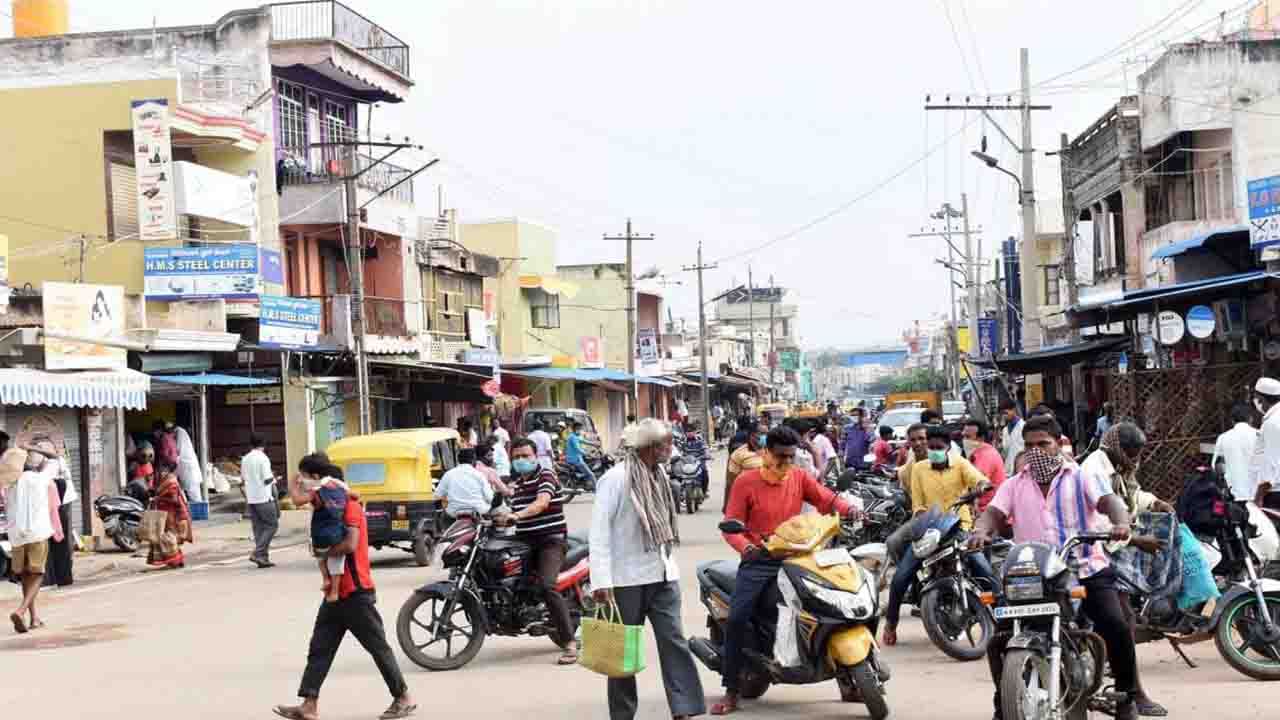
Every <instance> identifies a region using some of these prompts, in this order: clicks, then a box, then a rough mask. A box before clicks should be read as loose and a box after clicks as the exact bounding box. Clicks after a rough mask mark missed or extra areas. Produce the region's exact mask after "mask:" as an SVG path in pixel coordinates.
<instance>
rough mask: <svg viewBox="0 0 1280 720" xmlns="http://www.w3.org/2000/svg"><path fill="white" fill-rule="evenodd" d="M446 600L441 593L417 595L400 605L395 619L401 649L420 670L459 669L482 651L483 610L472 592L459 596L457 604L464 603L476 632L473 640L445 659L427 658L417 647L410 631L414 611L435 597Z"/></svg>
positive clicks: (397, 638) (420, 593) (411, 596)
mask: <svg viewBox="0 0 1280 720" xmlns="http://www.w3.org/2000/svg"><path fill="white" fill-rule="evenodd" d="M444 597H445V596H444V595H443V594H441V593H439V592H415V593H413V595H410V596H409V599H408V600H406V601H405V602H404V605H401V606H400V613H399V614H398V615H397V616H396V640H397V641H398V642H399V643H400V649H401V650H402V651H404V654H405V656H406V657H408V658H409V659H410V660H412V661H413V664H415V665H417V666H418V667H422V668H426V669H427V670H433V671H437V672H444V671H448V670H457V669H458V668H460V667H462V666H464V665H466V664H467V663H469V662H471V661H472V660H474V659H475V657H476V655H478V654H479V653H480V648H481V647H483V646H484V638H485V631H484V627H483V623H482V622H481V618H482V617H483V610H482V608H481V607H480V601H479V600H478V599H477V598H476V596H475V595H472V594H471V593H469V592H467V593H458V595H457V601H458V602H460V603H462V606H463V607H462V610H463V612H464V613H466V614H467V621H468V622H470V623H471V627H472V629H473V631H474V634H473V635H472V636H471V640H470V641H468V642H467V646H466V647H465V648H463V649H462V652H460V653H458V654H457V655H452V656H450V657H448V658H445V659H443V660H438V659H436V658H430V657H427V656H426V655H424V654H423V653H422V651H421V650H419V649H418V648H417V647H415V646H414V643H413V633H412V631H411V626H412V625H413V613H414V611H415V610H417V609H418V607H419V606H421V605H422V604H423V603H424V602H426V601H427V600H431V599H433V598H440V599H444Z"/></svg>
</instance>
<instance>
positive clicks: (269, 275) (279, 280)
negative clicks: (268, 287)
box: [259, 248, 284, 285]
mask: <svg viewBox="0 0 1280 720" xmlns="http://www.w3.org/2000/svg"><path fill="white" fill-rule="evenodd" d="M259 255H260V256H261V257H260V263H261V264H260V265H259V267H260V268H261V269H262V281H263V282H269V283H274V284H276V285H284V260H282V259H281V258H280V251H279V250H272V249H271V248H262V249H261V250H259Z"/></svg>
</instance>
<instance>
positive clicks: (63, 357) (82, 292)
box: [44, 282, 127, 370]
mask: <svg viewBox="0 0 1280 720" xmlns="http://www.w3.org/2000/svg"><path fill="white" fill-rule="evenodd" d="M44 326H45V329H46V330H47V331H49V332H54V333H59V334H63V335H74V336H76V337H84V338H110V337H114V338H121V339H123V337H124V288H123V287H121V286H119V285H86V284H83V283H60V282H46V283H45V284H44ZM126 362H127V351H126V350H124V349H123V348H113V347H107V346H105V345H94V344H92V343H83V342H75V341H70V340H57V339H54V338H49V337H46V338H45V341H44V366H45V368H46V369H48V370H118V369H123V368H124V367H126Z"/></svg>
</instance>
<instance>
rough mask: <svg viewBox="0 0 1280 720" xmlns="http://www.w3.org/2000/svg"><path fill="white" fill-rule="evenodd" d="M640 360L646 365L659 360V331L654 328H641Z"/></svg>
mask: <svg viewBox="0 0 1280 720" xmlns="http://www.w3.org/2000/svg"><path fill="white" fill-rule="evenodd" d="M639 335H640V340H639V342H640V361H641V362H642V363H644V364H645V365H653V364H654V363H656V362H658V331H657V330H656V329H654V328H640V333H639Z"/></svg>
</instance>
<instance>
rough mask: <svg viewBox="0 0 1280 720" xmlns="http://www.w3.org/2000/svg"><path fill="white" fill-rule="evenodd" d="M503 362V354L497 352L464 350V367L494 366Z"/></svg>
mask: <svg viewBox="0 0 1280 720" xmlns="http://www.w3.org/2000/svg"><path fill="white" fill-rule="evenodd" d="M500 362H502V354H501V353H499V352H498V351H497V350H463V351H462V364H463V365H485V366H493V365H497V364H498V363H500Z"/></svg>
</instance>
